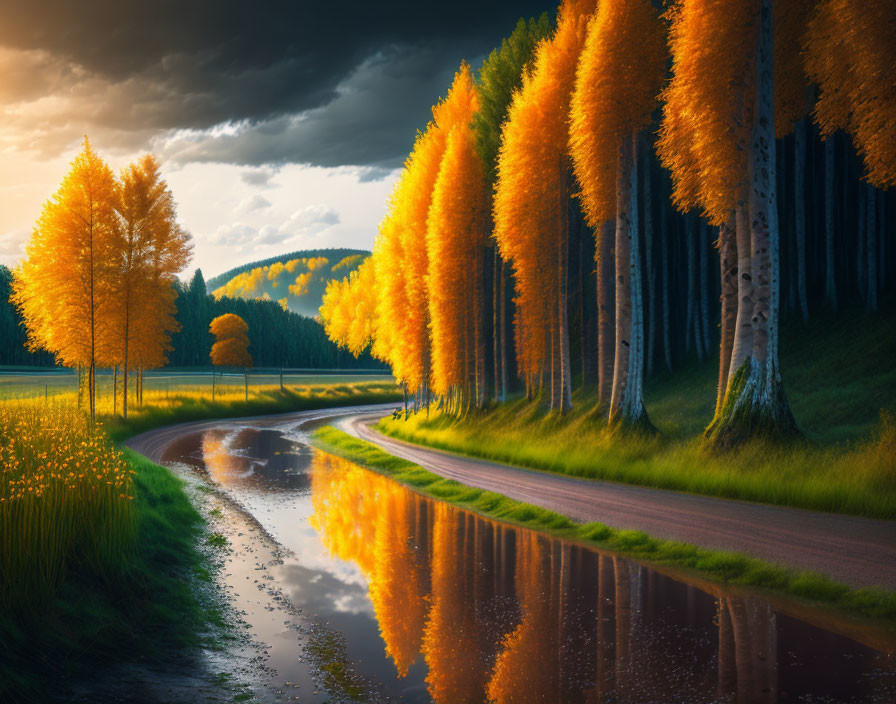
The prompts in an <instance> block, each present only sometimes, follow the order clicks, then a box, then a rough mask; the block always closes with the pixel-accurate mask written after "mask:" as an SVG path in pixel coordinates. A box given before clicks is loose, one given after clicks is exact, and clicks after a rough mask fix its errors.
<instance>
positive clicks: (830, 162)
mask: <svg viewBox="0 0 896 704" xmlns="http://www.w3.org/2000/svg"><path fill="white" fill-rule="evenodd" d="M834 156H835V155H834V138H833V137H828V138H827V139H826V140H825V142H824V256H825V260H824V293H825V298H827V299H828V302H829V303H830V304H831V308H832V309H833V311H834V312H835V313H836V312H837V279H836V276H835V273H836V268H835V267H836V265H835V262H834V161H835V159H834Z"/></svg>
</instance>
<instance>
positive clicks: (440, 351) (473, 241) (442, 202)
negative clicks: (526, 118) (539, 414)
mask: <svg viewBox="0 0 896 704" xmlns="http://www.w3.org/2000/svg"><path fill="white" fill-rule="evenodd" d="M468 75H469V72H467V76H468ZM473 95H475V94H473ZM466 107H467V108H468V109H469V110H470V111H471V112H470V113H469V115H468V119H466V120H464V119H459V120H457V124H456V125H455V126H454V127H453V128H452V129H451V132H450V134H449V136H448V144H447V148H446V150H445V155H444V157H443V158H442V163H441V166H440V168H439V174H438V178H437V179H436V183H435V186H434V189H433V196H432V205H431V207H430V210H429V218H428V226H427V227H428V229H427V240H426V242H427V249H428V257H429V275H428V279H427V287H428V291H429V314H430V320H431V323H430V324H431V329H432V389H433V391H434V392H435V393H436V394H439V395H442V396H447V395H448V394H449V392H451V391H454V392H455V393H456V397H457V400H458V401H459V404H460V405H461V406H466V405H469V404H471V403H473V402H475V403H476V404H477V405H482V404H483V403H485V393H486V391H485V350H484V347H485V330H484V323H483V318H484V311H483V308H484V306H485V305H486V300H485V291H484V286H483V279H484V265H485V261H484V260H485V248H486V246H487V244H488V238H487V233H486V228H487V208H488V200H487V191H486V185H485V170H484V168H483V165H482V161H481V160H480V158H479V156H478V155H477V153H476V142H475V135H474V133H473V130H472V128H471V127H470V125H469V121H470V119H472V116H473V113H474V112H475V109H476V101H475V100H471V101H468V102H467V103H466Z"/></svg>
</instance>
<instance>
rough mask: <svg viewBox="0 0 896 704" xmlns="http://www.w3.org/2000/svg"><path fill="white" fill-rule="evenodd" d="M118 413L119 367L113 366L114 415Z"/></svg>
mask: <svg viewBox="0 0 896 704" xmlns="http://www.w3.org/2000/svg"><path fill="white" fill-rule="evenodd" d="M117 413H118V365H117V364H115V365H113V366H112V415H113V416H114V415H116V414H117Z"/></svg>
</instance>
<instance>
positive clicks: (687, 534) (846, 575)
mask: <svg viewBox="0 0 896 704" xmlns="http://www.w3.org/2000/svg"><path fill="white" fill-rule="evenodd" d="M376 417H377V416H376V415H373V414H363V415H362V414H359V415H354V416H347V417H346V418H344V419H342V420H341V421H340V422H339V423H338V425H339V426H340V427H341V428H342V429H343V430H345V431H346V432H348V433H350V434H352V435H355V436H356V437H360V438H362V439H364V440H367V441H368V442H371V443H373V444H375V445H378V446H379V447H381V448H382V449H383V450H385V451H386V452H388V453H390V454H392V455H395V456H396V457H402V458H404V459H407V460H410V461H411V462H414V463H416V464H418V465H420V466H421V467H425V468H426V469H428V470H429V471H431V472H433V473H435V474H440V475H442V476H444V477H449V478H451V479H455V480H457V481H459V482H462V483H463V484H468V485H470V486H475V487H479V488H481V489H488V490H489V491H495V492H498V493H500V494H504V495H505V496H509V497H511V498H513V499H517V500H519V501H525V502H527V503H530V504H534V505H536V506H542V507H544V508H547V509H550V510H552V511H556V512H557V513H562V514H564V515H566V516H569V517H570V518H573V519H575V520H578V521H599V522H601V523H604V524H606V525H608V526H611V527H613V528H621V529H633V530H641V531H644V532H645V533H647V534H649V535H652V536H655V537H657V538H665V539H668V540H677V541H681V542H685V543H691V544H694V545H700V546H703V547H707V548H714V549H718V550H729V551H734V552H741V553H746V554H748V555H753V556H755V557H758V558H761V559H763V560H766V561H768V562H774V563H778V564H782V565H786V566H788V567H795V568H798V569H808V570H812V571H814V572H820V573H821V574H825V575H828V576H829V577H831V578H833V579H836V580H837V581H840V582H844V583H846V584H851V585H855V586H882V587H886V588H888V589H896V521H884V520H876V519H870V518H859V517H855V516H844V515H838V514H830V513H820V512H815V511H804V510H801V509H793V508H784V507H780V506H769V505H766V504H755V503H749V502H746V501H732V500H728V499H719V498H714V497H710V496H696V495H693V494H683V493H679V492H675V491H665V490H662V489H650V488H647V487H639V486H632V485H628V484H617V483H613V482H602V481H594V480H589V479H575V478H572V477H564V476H561V475H557V474H548V473H544V472H537V471H532V470H527V469H521V468H518V467H511V466H508V465H502V464H498V463H495V462H489V461H487V460H479V459H475V458H470V457H464V456H461V455H455V454H451V453H448V452H443V451H441V450H433V449H430V448H426V447H421V446H420V445H414V444H412V443H408V442H403V441H401V440H396V439H394V438H390V437H387V436H385V435H383V434H382V433H380V432H378V431H376V430H375V429H374V428H372V427H371V423H372V422H374V420H375V418H376Z"/></svg>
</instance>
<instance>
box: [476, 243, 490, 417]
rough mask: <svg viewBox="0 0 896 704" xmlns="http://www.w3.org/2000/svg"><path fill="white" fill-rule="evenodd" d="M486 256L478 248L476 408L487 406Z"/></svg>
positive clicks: (483, 251) (481, 248)
mask: <svg viewBox="0 0 896 704" xmlns="http://www.w3.org/2000/svg"><path fill="white" fill-rule="evenodd" d="M485 254H486V249H485V248H484V247H480V248H478V251H477V252H476V254H475V255H474V257H475V262H474V269H473V271H474V274H475V276H476V283H475V292H474V296H475V301H474V306H473V308H474V313H475V315H476V319H475V321H474V323H475V330H474V335H475V338H474V339H475V342H474V344H475V345H476V406H477V407H479V408H483V407H484V406H485V404H486V394H487V384H486V378H485V377H486V368H487V367H486V356H487V354H488V347H487V344H488V342H487V340H486V336H485V328H486V310H487V309H486V296H487V294H486V290H487V289H486V285H485Z"/></svg>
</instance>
